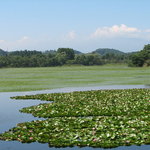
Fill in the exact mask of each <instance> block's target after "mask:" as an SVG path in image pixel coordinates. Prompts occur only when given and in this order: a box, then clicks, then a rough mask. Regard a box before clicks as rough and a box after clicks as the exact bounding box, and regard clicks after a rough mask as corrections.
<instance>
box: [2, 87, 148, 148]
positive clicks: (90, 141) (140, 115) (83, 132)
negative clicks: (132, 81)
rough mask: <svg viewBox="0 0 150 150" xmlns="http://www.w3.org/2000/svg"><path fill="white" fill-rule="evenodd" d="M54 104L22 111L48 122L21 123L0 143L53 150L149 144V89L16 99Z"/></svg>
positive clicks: (5, 134)
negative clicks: (37, 145) (55, 149)
mask: <svg viewBox="0 0 150 150" xmlns="http://www.w3.org/2000/svg"><path fill="white" fill-rule="evenodd" d="M13 98H14V99H40V100H47V101H53V102H51V103H44V104H39V105H37V106H31V107H28V108H23V109H22V110H20V111H21V112H24V113H32V114H33V115H34V116H38V117H43V118H46V119H45V120H36V121H32V122H25V123H20V124H18V125H17V126H16V127H14V128H12V129H10V130H9V131H7V132H5V133H2V134H0V140H18V141H20V142H26V143H30V142H40V143H48V144H49V146H50V147H66V146H81V147H82V146H91V147H103V148H111V147H117V146H123V145H133V144H134V145H142V144H150V89H127V90H99V91H84V92H71V93H53V94H38V95H27V96H17V97H13Z"/></svg>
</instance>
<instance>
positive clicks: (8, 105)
mask: <svg viewBox="0 0 150 150" xmlns="http://www.w3.org/2000/svg"><path fill="white" fill-rule="evenodd" d="M129 88H150V87H149V86H145V85H111V86H99V87H72V88H60V89H52V90H43V91H31V92H2V93H0V114H1V117H0V133H2V132H4V131H7V130H9V129H10V128H12V127H15V126H16V124H18V123H21V122H26V121H32V120H37V119H38V120H41V118H40V119H39V118H35V117H33V116H32V115H31V114H24V113H20V112H19V110H20V109H21V108H23V107H28V106H32V105H37V104H40V103H44V102H43V101H39V100H29V101H26V100H12V99H10V97H12V96H21V95H31V94H41V93H60V92H72V91H87V90H102V89H129ZM45 103H46V102H45ZM27 149H28V150H34V149H35V150H41V149H42V150H53V149H55V150H56V148H49V147H48V144H40V143H36V142H35V143H30V144H22V143H20V142H17V141H0V150H27ZM62 149H72V150H77V149H85V150H92V149H99V150H103V148H90V147H84V148H79V147H73V148H69V147H68V148H59V150H62ZM135 149H136V150H148V149H150V145H143V146H128V147H127V146H126V147H125V146H122V147H117V148H112V149H111V150H135Z"/></svg>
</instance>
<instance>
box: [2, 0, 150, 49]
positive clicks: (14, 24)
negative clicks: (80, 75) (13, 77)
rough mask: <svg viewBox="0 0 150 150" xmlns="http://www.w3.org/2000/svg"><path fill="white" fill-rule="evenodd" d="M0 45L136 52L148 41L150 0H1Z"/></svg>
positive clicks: (149, 37)
mask: <svg viewBox="0 0 150 150" xmlns="http://www.w3.org/2000/svg"><path fill="white" fill-rule="evenodd" d="M0 6H1V9H0V22H1V23H0V48H2V49H4V50H8V51H13V50H21V49H22V50H24V49H30V50H33V49H36V50H42V51H44V50H50V49H57V48H59V47H69V48H74V49H76V50H79V51H82V52H90V51H93V50H95V49H97V48H115V49H119V50H122V51H124V52H131V51H137V50H140V49H142V48H143V46H144V45H145V44H148V43H150V21H149V15H150V9H149V6H150V0H0Z"/></svg>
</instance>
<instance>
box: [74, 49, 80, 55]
mask: <svg viewBox="0 0 150 150" xmlns="http://www.w3.org/2000/svg"><path fill="white" fill-rule="evenodd" d="M74 53H75V54H82V53H81V52H80V51H77V50H74Z"/></svg>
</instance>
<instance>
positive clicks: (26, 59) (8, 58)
mask: <svg viewBox="0 0 150 150" xmlns="http://www.w3.org/2000/svg"><path fill="white" fill-rule="evenodd" d="M108 63H128V64H129V65H130V66H137V67H142V66H150V44H148V45H145V46H144V48H143V50H141V51H138V52H135V53H124V52H121V51H119V50H116V49H108V48H99V49H97V50H95V51H93V52H91V53H81V52H79V51H77V50H74V49H72V48H58V49H57V50H46V51H37V50H20V51H12V52H7V51H4V50H2V49H0V68H2V67H49V66H62V65H66V64H67V65H73V64H78V65H103V64H108Z"/></svg>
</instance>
